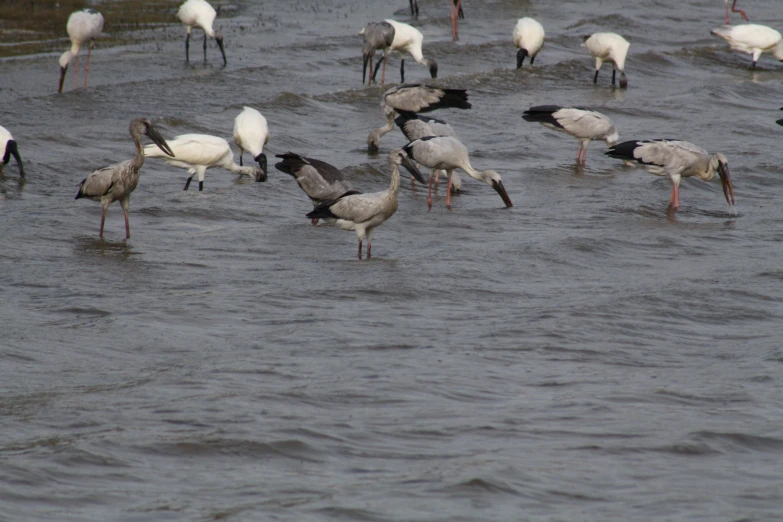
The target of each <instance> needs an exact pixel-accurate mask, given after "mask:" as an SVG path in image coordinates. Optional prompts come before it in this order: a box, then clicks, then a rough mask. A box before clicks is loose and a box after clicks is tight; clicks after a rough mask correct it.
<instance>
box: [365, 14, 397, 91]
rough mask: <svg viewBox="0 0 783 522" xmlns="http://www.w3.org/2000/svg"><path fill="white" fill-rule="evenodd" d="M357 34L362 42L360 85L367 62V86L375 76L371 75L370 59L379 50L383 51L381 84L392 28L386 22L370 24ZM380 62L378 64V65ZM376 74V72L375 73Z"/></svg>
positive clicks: (384, 77) (390, 42)
mask: <svg viewBox="0 0 783 522" xmlns="http://www.w3.org/2000/svg"><path fill="white" fill-rule="evenodd" d="M359 34H360V35H361V36H362V39H363V40H364V45H362V59H363V60H364V65H363V66H362V84H364V78H365V74H366V73H367V62H369V63H370V76H369V77H368V78H367V84H368V85H369V84H370V83H371V82H372V81H373V80H374V79H375V75H373V73H372V57H373V56H375V51H377V50H378V49H381V50H382V51H383V57H382V58H381V60H383V74H381V83H382V84H383V83H384V82H385V81H386V59H385V58H386V56H387V55H388V54H389V48H390V47H391V45H392V42H393V41H394V27H392V25H391V24H390V23H388V22H370V23H369V24H367V25H365V26H364V27H363V28H362V30H361V31H359ZM380 63H381V62H380V61H379V62H378V64H379V65H380ZM375 72H376V73H377V72H378V71H377V70H376V71H375Z"/></svg>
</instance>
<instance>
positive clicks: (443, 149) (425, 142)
mask: <svg viewBox="0 0 783 522" xmlns="http://www.w3.org/2000/svg"><path fill="white" fill-rule="evenodd" d="M402 150H404V151H405V152H406V153H407V154H408V156H409V157H411V158H412V159H413V160H414V161H416V162H417V163H420V164H422V165H424V166H425V167H428V168H429V169H430V181H429V192H428V194H427V205H428V206H429V208H432V184H433V181H434V173H435V170H436V169H443V170H445V171H446V176H447V178H448V183H449V185H448V188H447V191H446V208H449V209H451V177H452V173H453V172H454V170H455V169H462V170H464V171H465V173H466V174H467V175H468V176H470V177H471V178H473V179H476V180H478V181H482V182H484V183H486V184H487V185H489V186H490V187H492V188H493V189H495V191H496V192H497V193H498V194H499V195H500V197H501V199H503V203H504V204H505V205H506V207H512V206H513V204H512V203H511V199H510V198H509V197H508V193H507V192H506V189H505V187H504V186H503V181H502V180H501V178H500V174H498V173H497V172H495V171H494V170H482V171H478V170H476V169H474V168H473V167H472V166H471V164H470V157H469V156H468V149H467V148H466V147H465V145H463V144H462V143H461V142H460V141H459V140H458V139H457V138H454V137H451V136H427V137H425V138H421V139H418V140H415V141H412V142H410V143H408V144H407V145H406V146H405V147H403V148H402Z"/></svg>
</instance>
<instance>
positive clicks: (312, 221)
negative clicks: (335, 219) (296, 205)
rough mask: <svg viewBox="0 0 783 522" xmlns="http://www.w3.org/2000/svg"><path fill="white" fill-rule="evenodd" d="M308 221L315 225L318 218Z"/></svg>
mask: <svg viewBox="0 0 783 522" xmlns="http://www.w3.org/2000/svg"><path fill="white" fill-rule="evenodd" d="M310 223H312V224H313V225H317V224H318V218H315V219H311V220H310Z"/></svg>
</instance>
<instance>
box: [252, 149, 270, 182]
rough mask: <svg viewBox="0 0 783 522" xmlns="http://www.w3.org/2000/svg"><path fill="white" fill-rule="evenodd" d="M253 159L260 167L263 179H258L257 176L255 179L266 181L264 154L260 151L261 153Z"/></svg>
mask: <svg viewBox="0 0 783 522" xmlns="http://www.w3.org/2000/svg"><path fill="white" fill-rule="evenodd" d="M253 159H255V160H256V161H257V162H258V166H259V167H260V168H261V171H262V172H263V173H264V177H263V179H260V178H259V177H258V176H257V177H256V181H266V173H267V163H266V154H264V153H263V152H262V153H261V154H259V155H258V156H256V157H255V158H253Z"/></svg>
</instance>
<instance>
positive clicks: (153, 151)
mask: <svg viewBox="0 0 783 522" xmlns="http://www.w3.org/2000/svg"><path fill="white" fill-rule="evenodd" d="M169 147H170V148H171V150H173V151H174V157H173V158H169V157H167V155H166V154H165V153H164V151H162V150H161V149H160V147H156V146H155V145H147V146H146V147H144V155H145V156H147V157H150V158H163V159H164V160H165V161H166V163H168V164H169V165H171V166H173V167H180V168H183V169H188V174H190V176H188V179H187V181H185V188H184V189H183V190H188V188H189V187H190V182H191V181H193V176H196V175H198V189H199V191H201V190H204V175H205V174H206V172H207V169H209V168H213V167H222V168H224V169H226V170H230V171H231V172H233V173H235V174H239V175H241V176H250V177H251V178H253V179H255V180H256V181H266V171H264V170H263V169H262V168H260V167H241V166H239V165H237V164H236V163H235V162H234V153H233V152H232V151H231V147H230V146H229V144H228V142H227V141H226V140H224V139H223V138H219V137H217V136H210V135H209V134H181V135H179V136H177V137H176V138H174V139H173V140H169Z"/></svg>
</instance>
